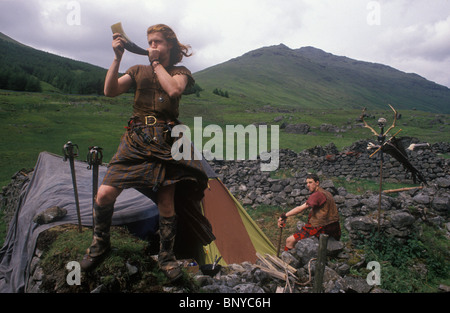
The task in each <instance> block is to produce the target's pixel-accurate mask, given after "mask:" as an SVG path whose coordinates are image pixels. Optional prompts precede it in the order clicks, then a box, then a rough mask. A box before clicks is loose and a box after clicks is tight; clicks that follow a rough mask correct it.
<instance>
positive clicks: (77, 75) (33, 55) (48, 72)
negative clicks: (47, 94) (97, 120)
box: [0, 33, 106, 94]
mask: <svg viewBox="0 0 450 313" xmlns="http://www.w3.org/2000/svg"><path fill="white" fill-rule="evenodd" d="M105 75H106V69H103V68H101V67H98V66H94V65H91V64H88V63H84V62H80V61H75V60H71V59H68V58H64V57H60V56H57V55H54V54H51V53H47V52H44V51H39V50H36V49H33V48H31V47H28V46H25V45H23V44H21V43H19V42H17V41H15V40H14V39H12V38H10V37H8V36H6V35H4V34H2V33H0V89H9V90H16V91H42V90H44V91H47V90H51V91H61V92H64V93H73V94H103V84H104V78H105Z"/></svg>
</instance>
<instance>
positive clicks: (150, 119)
mask: <svg viewBox="0 0 450 313" xmlns="http://www.w3.org/2000/svg"><path fill="white" fill-rule="evenodd" d="M130 122H132V123H133V124H134V125H136V126H137V125H141V124H143V125H146V126H155V125H169V126H174V125H175V122H173V121H165V120H161V119H158V118H156V117H155V116H153V115H145V116H142V117H141V116H134V117H132V118H131V120H130Z"/></svg>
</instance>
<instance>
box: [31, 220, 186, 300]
mask: <svg viewBox="0 0 450 313" xmlns="http://www.w3.org/2000/svg"><path fill="white" fill-rule="evenodd" d="M91 241H92V230H91V229H89V228H83V231H82V232H81V233H80V232H78V229H77V227H76V226H75V225H61V226H57V227H53V228H51V229H49V230H47V231H45V232H43V233H42V234H41V235H40V236H39V238H38V243H37V245H38V248H40V249H41V250H43V256H42V261H41V264H40V265H41V267H42V269H43V271H44V273H45V276H44V280H43V282H42V286H41V289H42V290H46V291H47V292H54V290H55V288H57V289H58V291H59V292H70V293H72V292H90V291H91V290H92V289H93V288H95V287H97V286H99V285H100V284H103V285H104V286H106V288H108V290H109V291H110V292H139V293H141V292H146V293H148V292H162V291H163V289H162V287H163V286H164V285H166V284H168V280H167V278H166V277H165V275H164V274H163V273H162V272H161V271H160V270H159V268H158V266H157V263H156V261H155V260H153V259H152V258H151V256H150V254H148V253H147V250H146V246H147V244H148V243H147V242H146V241H142V240H140V239H137V238H136V237H134V236H132V235H131V234H130V233H128V231H127V230H126V229H125V228H123V227H114V226H113V227H112V228H111V245H112V250H111V252H110V253H109V255H108V256H107V258H106V259H105V260H104V261H103V262H102V263H101V264H100V265H99V266H98V267H97V268H96V269H95V270H94V271H93V272H90V273H82V274H81V275H82V276H81V279H80V282H81V285H78V286H77V285H68V284H67V283H66V277H67V275H68V272H69V271H67V270H66V265H67V264H68V263H69V262H71V261H77V262H79V261H80V260H81V258H82V257H83V255H84V253H85V250H86V248H87V247H88V246H89V245H90V243H91ZM127 264H130V265H132V266H135V267H136V268H137V269H138V273H137V274H134V273H130V272H129V271H128V269H127ZM185 278H186V279H187V276H185ZM184 282H185V283H187V287H188V288H192V287H193V286H190V282H189V280H186V281H184Z"/></svg>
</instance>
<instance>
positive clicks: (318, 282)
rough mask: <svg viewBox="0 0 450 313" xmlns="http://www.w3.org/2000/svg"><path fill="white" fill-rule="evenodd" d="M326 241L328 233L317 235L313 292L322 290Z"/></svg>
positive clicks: (325, 260)
mask: <svg viewBox="0 0 450 313" xmlns="http://www.w3.org/2000/svg"><path fill="white" fill-rule="evenodd" d="M327 243H328V235H327V234H321V235H320V237H319V252H318V255H317V263H316V271H315V275H314V286H313V292H315V293H321V292H323V273H324V271H325V265H326V263H327Z"/></svg>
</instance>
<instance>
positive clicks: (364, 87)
mask: <svg viewBox="0 0 450 313" xmlns="http://www.w3.org/2000/svg"><path fill="white" fill-rule="evenodd" d="M195 78H196V80H197V81H198V82H199V84H200V85H201V86H202V87H204V88H212V89H214V88H217V87H218V86H221V87H222V88H225V89H229V90H234V91H235V92H236V93H237V94H239V95H241V96H246V97H249V98H250V97H251V98H252V99H254V101H255V102H257V101H258V100H259V102H261V103H280V102H281V103H285V104H289V105H299V106H302V107H315V108H317V107H324V108H332V107H338V108H355V107H358V108H359V107H361V106H364V107H368V108H384V107H385V106H386V105H387V104H388V103H391V104H392V105H394V106H395V107H396V108H398V109H409V108H412V107H415V108H416V109H419V110H423V111H431V112H440V113H447V112H449V109H450V108H449V106H448V104H449V103H450V89H449V88H447V87H445V86H441V85H438V84H436V83H433V82H431V81H428V80H426V79H425V78H423V77H420V76H419V75H417V74H414V75H413V74H408V73H404V72H402V71H399V70H397V69H394V68H392V67H390V66H387V65H383V64H378V63H370V62H364V61H359V60H355V59H351V58H348V57H345V56H337V55H334V54H332V53H329V52H326V51H324V50H321V49H318V48H315V47H312V46H305V47H302V48H299V49H291V48H289V47H288V46H286V45H285V44H283V43H281V44H278V45H273V46H266V47H262V48H259V49H256V50H253V51H250V52H247V53H245V54H244V55H242V56H240V57H237V58H234V59H232V60H230V61H229V62H225V63H222V64H220V65H216V66H214V67H211V68H209V69H206V70H203V71H200V72H197V73H195Z"/></svg>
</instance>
